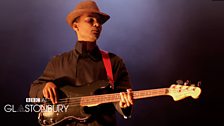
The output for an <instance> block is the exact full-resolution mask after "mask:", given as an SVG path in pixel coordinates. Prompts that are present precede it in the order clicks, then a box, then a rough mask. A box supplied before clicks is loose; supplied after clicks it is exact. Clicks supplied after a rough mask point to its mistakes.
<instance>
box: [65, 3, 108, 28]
mask: <svg viewBox="0 0 224 126" xmlns="http://www.w3.org/2000/svg"><path fill="white" fill-rule="evenodd" d="M86 12H91V13H97V14H99V15H100V18H101V21H102V23H105V22H106V21H107V20H108V19H109V18H110V16H109V15H108V14H106V13H103V12H101V11H100V9H99V8H98V6H97V4H96V2H94V1H92V0H85V1H82V2H80V3H79V4H77V5H76V7H75V8H74V9H73V10H72V11H71V12H69V13H68V15H67V18H66V21H67V23H68V24H69V25H70V26H71V27H72V24H73V22H74V20H75V19H76V18H77V17H79V16H81V15H82V14H84V13H86Z"/></svg>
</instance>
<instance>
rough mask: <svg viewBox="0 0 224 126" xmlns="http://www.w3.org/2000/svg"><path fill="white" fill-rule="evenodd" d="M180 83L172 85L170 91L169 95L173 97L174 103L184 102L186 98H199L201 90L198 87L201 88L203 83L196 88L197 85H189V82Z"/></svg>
mask: <svg viewBox="0 0 224 126" xmlns="http://www.w3.org/2000/svg"><path fill="white" fill-rule="evenodd" d="M178 81H179V82H177V83H178V84H172V85H171V86H170V88H169V89H168V95H170V96H172V97H173V100H174V101H178V100H182V99H184V98H186V97H192V98H194V99H197V98H199V95H200V94H201V88H200V87H198V86H200V84H201V82H198V83H197V85H198V86H196V85H195V84H189V81H186V82H184V83H182V81H180V80H178ZM182 84H184V85H182Z"/></svg>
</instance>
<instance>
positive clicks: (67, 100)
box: [57, 92, 188, 105]
mask: <svg viewBox="0 0 224 126" xmlns="http://www.w3.org/2000/svg"><path fill="white" fill-rule="evenodd" d="M116 94H119V93H116ZM182 94H183V95H185V94H188V93H187V92H186V93H182ZM84 97H85V96H84ZM86 97H89V96H86ZM81 98H82V97H72V98H62V99H59V102H58V103H57V104H65V103H67V104H69V105H73V104H75V105H76V104H80V102H81ZM98 100H105V97H101V98H98ZM89 102H91V101H89ZM92 102H94V101H92Z"/></svg>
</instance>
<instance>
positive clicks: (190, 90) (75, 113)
mask: <svg viewBox="0 0 224 126" xmlns="http://www.w3.org/2000/svg"><path fill="white" fill-rule="evenodd" d="M109 86H110V85H109V84H108V83H106V82H105V81H98V82H95V83H92V84H89V85H86V86H84V87H75V86H71V85H64V86H62V87H60V88H59V90H60V91H61V93H62V95H61V96H63V97H61V98H59V99H58V103H57V104H56V105H55V106H60V105H61V109H60V110H62V111H53V109H51V111H41V112H39V113H38V120H39V123H40V124H41V125H43V126H55V125H59V124H63V123H64V122H66V121H74V120H75V121H79V122H85V121H86V120H88V119H89V118H90V117H91V114H90V113H88V112H86V108H91V107H94V106H98V105H100V104H104V103H113V102H119V101H120V94H119V93H109V94H105V93H107V92H105V89H106V90H107V91H108V89H109V88H108V87H109ZM109 90H110V89H109ZM99 93H100V94H99ZM200 94H201V88H200V87H197V86H195V85H190V86H189V85H180V84H172V85H171V86H170V87H169V88H158V89H148V90H137V91H133V99H143V98H149V97H155V96H165V95H168V96H171V97H172V98H173V100H174V101H178V100H181V99H184V98H186V97H192V98H194V99H197V98H198V97H199V95H200ZM48 104H50V103H49V102H47V101H46V102H45V103H43V106H47V105H48ZM62 105H63V106H66V107H64V108H63V107H62Z"/></svg>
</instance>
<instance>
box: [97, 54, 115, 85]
mask: <svg viewBox="0 0 224 126" xmlns="http://www.w3.org/2000/svg"><path fill="white" fill-rule="evenodd" d="M100 52H101V54H102V59H103V64H104V67H105V69H106V72H107V77H108V79H109V83H110V85H111V88H112V89H114V78H113V72H112V65H111V61H110V57H109V54H108V52H107V51H105V50H100Z"/></svg>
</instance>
